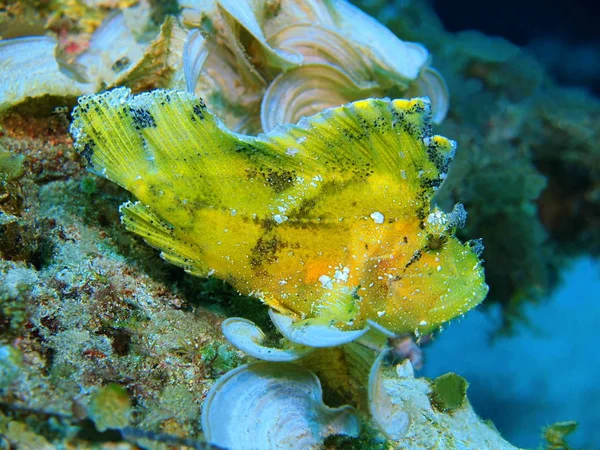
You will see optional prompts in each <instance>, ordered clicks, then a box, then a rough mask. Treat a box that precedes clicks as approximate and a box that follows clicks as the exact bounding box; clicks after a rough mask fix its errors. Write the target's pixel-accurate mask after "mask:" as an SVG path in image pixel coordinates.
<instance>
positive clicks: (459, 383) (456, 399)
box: [430, 372, 469, 413]
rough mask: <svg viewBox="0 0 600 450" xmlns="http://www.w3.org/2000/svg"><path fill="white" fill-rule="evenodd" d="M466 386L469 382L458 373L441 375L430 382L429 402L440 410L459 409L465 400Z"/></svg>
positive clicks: (450, 410)
mask: <svg viewBox="0 0 600 450" xmlns="http://www.w3.org/2000/svg"><path fill="white" fill-rule="evenodd" d="M468 387H469V383H467V380H465V379H464V378H463V377H461V376H460V375H457V374H455V373H452V372H450V373H446V374H444V375H441V376H439V377H437V378H436V379H435V380H434V381H433V383H431V388H432V392H431V395H430V399H431V404H432V406H433V407H434V408H435V409H437V410H438V411H441V412H447V413H450V412H452V411H454V410H455V409H459V408H461V407H462V406H463V405H464V404H465V402H466V400H467V388H468Z"/></svg>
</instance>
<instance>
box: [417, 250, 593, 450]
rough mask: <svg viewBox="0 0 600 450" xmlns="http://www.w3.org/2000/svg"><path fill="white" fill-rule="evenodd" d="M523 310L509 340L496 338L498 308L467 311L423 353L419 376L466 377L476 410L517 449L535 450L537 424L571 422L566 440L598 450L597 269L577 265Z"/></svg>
mask: <svg viewBox="0 0 600 450" xmlns="http://www.w3.org/2000/svg"><path fill="white" fill-rule="evenodd" d="M525 311H526V317H527V319H528V321H529V322H530V325H520V326H518V327H517V328H516V330H515V334H514V335H513V336H511V337H502V336H497V334H496V331H497V330H498V326H499V323H500V321H499V314H498V312H499V311H498V310H497V309H490V310H487V311H486V310H484V309H483V308H479V309H478V310H475V311H472V312H470V313H468V314H467V316H466V317H465V318H463V319H461V320H460V321H458V322H455V323H453V324H451V325H450V326H449V327H448V328H447V330H445V331H444V332H443V333H442V334H441V335H440V336H438V338H437V339H436V340H435V342H434V343H433V344H431V345H430V346H429V347H427V348H426V350H425V351H426V358H427V359H426V363H425V367H424V369H423V371H422V374H423V375H425V376H429V377H435V376H438V375H440V374H443V373H446V372H456V373H458V374H460V375H462V376H464V377H465V378H466V379H467V380H468V381H469V383H470V387H469V391H468V394H469V399H470V400H471V403H472V404H473V406H474V408H475V409H476V411H477V412H478V413H479V414H480V415H481V416H482V417H483V418H485V419H491V420H492V421H493V422H494V424H495V425H496V427H497V428H498V430H499V431H500V432H501V433H502V435H503V436H504V437H505V438H506V439H508V440H509V441H510V442H511V443H513V444H514V445H518V446H520V447H528V448H535V447H537V446H538V445H539V444H540V430H541V428H542V427H544V426H545V425H548V424H551V423H553V422H557V421H562V420H576V421H578V422H579V423H580V427H579V429H578V430H577V431H576V432H575V433H574V434H573V435H572V438H571V439H570V440H569V442H570V443H571V444H572V445H573V446H574V447H575V448H582V449H589V450H595V449H600V265H599V264H598V262H593V261H591V260H590V259H582V260H580V261H577V262H576V263H575V264H574V265H573V266H572V268H571V269H570V270H568V271H567V272H566V273H565V278H564V284H563V285H562V286H561V287H560V288H559V289H558V290H557V291H556V292H555V294H554V295H553V296H552V297H551V298H550V299H548V300H547V301H545V302H543V303H542V304H540V305H528V306H527V307H526V309H525ZM494 336H496V337H494Z"/></svg>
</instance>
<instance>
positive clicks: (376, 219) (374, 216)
mask: <svg viewBox="0 0 600 450" xmlns="http://www.w3.org/2000/svg"><path fill="white" fill-rule="evenodd" d="M370 217H371V219H373V222H375V223H378V224H379V223H383V222H384V220H385V218H384V217H383V214H381V213H380V212H379V211H375V212H374V213H371V216H370Z"/></svg>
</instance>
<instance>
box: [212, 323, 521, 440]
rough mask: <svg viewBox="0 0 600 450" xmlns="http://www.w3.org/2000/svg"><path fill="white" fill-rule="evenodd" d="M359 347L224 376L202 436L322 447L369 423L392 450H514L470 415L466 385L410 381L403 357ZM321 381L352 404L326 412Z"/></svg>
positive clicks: (452, 378)
mask: <svg viewBox="0 0 600 450" xmlns="http://www.w3.org/2000/svg"><path fill="white" fill-rule="evenodd" d="M236 326H237V324H236ZM225 328H232V324H226V325H225ZM228 331H229V334H230V335H231V334H232V331H233V335H235V334H236V332H237V331H236V330H231V329H229V330H228ZM246 331H247V330H246ZM238 342H239V341H236V340H235V338H234V344H237V343H238ZM364 344H366V342H362V343H356V342H355V343H349V344H346V345H344V346H342V347H337V348H325V349H316V350H314V349H313V350H314V351H313V352H312V353H311V354H310V355H308V356H307V355H306V354H303V355H302V358H301V359H299V360H297V361H295V362H294V363H289V362H281V356H282V354H281V353H277V352H276V351H275V352H274V353H273V354H272V355H271V354H269V353H265V354H264V356H266V357H267V359H270V361H261V362H254V363H251V364H247V365H245V366H241V367H238V368H237V369H235V370H233V371H231V372H229V373H228V374H226V375H225V376H223V377H222V378H220V379H219V380H217V382H216V383H215V384H214V385H213V387H212V388H211V390H210V392H209V394H208V396H207V398H206V400H205V402H204V404H203V408H202V429H203V431H204V433H205V437H206V438H207V440H208V441H209V442H210V443H212V444H216V445H219V446H224V447H226V448H230V449H233V450H245V449H260V450H263V449H264V450H275V449H306V448H321V445H322V443H323V440H324V439H325V438H326V437H328V436H332V435H345V436H349V437H357V436H358V435H359V433H360V427H361V423H362V421H363V420H365V419H366V420H367V421H369V422H370V423H371V424H373V425H374V426H375V427H376V429H377V430H378V431H379V432H380V433H381V435H382V437H381V439H380V441H381V442H383V437H385V439H387V440H388V442H389V448H410V449H416V450H417V449H430V448H444V449H465V448H477V449H495V450H515V447H513V446H512V445H510V444H509V443H508V442H506V441H505V440H504V439H502V437H501V436H500V435H499V433H498V432H497V431H496V430H495V429H494V428H493V426H490V425H488V424H486V423H484V422H483V421H482V420H481V419H480V418H479V417H478V416H477V415H476V414H475V412H474V411H473V409H472V407H471V405H470V404H469V402H468V400H467V398H466V395H465V392H466V386H467V384H466V382H465V381H464V379H462V378H461V377H459V376H457V375H454V374H448V375H446V376H442V377H440V378H438V379H437V380H435V381H431V380H428V379H425V378H415V376H414V373H413V368H412V365H411V362H410V361H409V360H408V359H406V360H404V361H403V362H402V363H400V364H397V365H396V364H393V363H391V362H390V361H391V360H392V359H393V358H392V354H391V353H392V352H391V350H384V351H382V352H379V353H376V352H375V351H373V350H371V349H369V348H367V347H366V346H365V345H364ZM250 346H251V345H250ZM263 349H264V348H263ZM274 360H279V361H280V362H274ZM315 373H316V374H318V375H319V377H318V378H317V376H316V375H315ZM321 383H323V384H324V385H325V386H326V387H327V389H328V390H329V391H334V392H336V393H338V394H341V395H343V396H344V398H345V399H346V400H347V401H348V402H349V403H352V406H350V405H345V406H342V407H338V408H329V407H327V406H326V405H325V404H324V403H323V400H322V388H321Z"/></svg>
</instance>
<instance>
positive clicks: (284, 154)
mask: <svg viewBox="0 0 600 450" xmlns="http://www.w3.org/2000/svg"><path fill="white" fill-rule="evenodd" d="M430 124H431V114H430V108H429V104H428V102H427V100H425V99H412V100H387V99H368V100H363V101H358V102H354V103H350V104H347V105H344V106H340V107H338V108H332V109H329V110H326V111H324V112H322V113H320V114H317V115H315V116H312V117H309V118H305V119H302V120H301V121H300V122H299V123H298V124H297V125H288V126H283V127H278V128H276V129H275V130H273V131H271V132H269V133H268V134H261V135H258V136H257V137H252V136H245V135H241V134H237V133H234V132H232V131H230V130H228V129H227V128H226V127H225V126H224V125H223V124H222V123H221V122H220V121H219V120H218V119H217V118H216V117H215V116H214V115H212V114H211V113H210V111H208V110H207V108H206V107H205V105H204V103H203V102H202V100H200V99H199V98H197V97H195V96H194V95H192V94H189V93H185V92H178V91H162V90H157V91H153V92H149V93H144V94H140V95H136V96H132V95H131V94H130V92H129V91H128V90H127V89H124V88H123V89H115V90H113V91H109V92H106V93H103V94H98V95H92V96H86V97H82V98H80V100H79V106H78V107H77V108H76V109H75V112H74V122H73V125H72V133H73V136H74V138H75V144H76V146H77V147H78V148H79V149H80V151H81V152H82V153H83V155H84V156H85V157H86V158H87V159H88V161H89V163H90V166H91V168H92V170H94V171H95V172H97V173H98V174H100V175H102V176H105V177H106V178H108V179H110V180H112V181H114V182H116V183H118V184H119V185H121V186H123V187H124V188H125V189H127V190H128V191H130V192H131V193H132V194H133V195H134V196H135V197H136V198H137V200H138V202H136V203H131V202H130V203H127V204H125V205H123V206H122V207H121V212H122V221H123V222H124V224H125V226H126V227H127V228H128V229H129V230H131V231H133V232H135V233H137V234H139V235H141V236H142V237H143V238H144V239H145V240H146V241H147V242H148V243H149V244H150V245H153V246H154V247H156V248H158V249H160V250H161V254H162V256H163V258H165V259H166V260H167V261H170V262H172V263H173V264H176V265H178V266H181V267H183V268H184V269H185V270H186V271H188V272H190V273H192V274H194V275H197V276H201V277H207V276H214V277H217V278H220V279H222V280H225V281H227V282H228V283H230V284H231V285H233V286H234V287H235V288H236V289H237V290H238V291H239V292H240V293H242V294H246V295H251V296H254V297H257V298H258V299H260V300H261V301H263V302H265V303H266V304H268V305H269V306H270V307H271V308H273V309H274V310H276V311H278V312H280V313H282V314H285V315H289V316H292V317H293V318H294V319H295V320H296V321H299V322H302V321H304V322H307V323H309V322H310V323H319V324H332V325H335V326H337V327H339V328H341V329H349V330H351V329H360V328H362V327H364V326H365V325H366V323H367V321H368V320H371V321H373V322H376V323H377V324H379V325H381V326H383V327H385V328H387V329H388V330H390V331H392V332H395V333H400V332H406V331H416V332H421V333H422V332H429V331H431V330H433V329H435V328H437V327H438V326H439V325H440V324H442V323H444V322H446V321H448V320H450V319H452V318H454V317H456V316H458V315H461V314H463V313H465V312H466V311H468V310H469V309H471V308H472V307H474V306H475V305H477V304H479V303H480V302H481V301H482V300H483V298H484V297H485V295H486V293H487V286H486V284H485V282H484V271H483V268H482V265H481V260H480V259H479V254H478V253H479V251H478V249H477V246H474V245H472V243H461V242H460V241H459V240H458V239H457V238H456V237H455V236H454V231H455V228H456V227H457V226H459V225H460V222H462V221H464V210H462V209H461V208H460V207H458V208H455V211H453V212H452V213H444V212H442V211H441V210H439V209H438V208H437V207H435V206H433V207H432V200H433V196H434V194H435V192H436V190H437V189H438V188H439V186H440V185H441V183H442V181H443V180H444V178H445V176H446V172H447V170H448V166H449V164H450V162H451V160H452V158H453V156H454V152H455V144H454V143H453V142H452V141H450V140H448V139H446V138H443V137H440V136H434V135H432V133H431V125H430Z"/></svg>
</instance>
